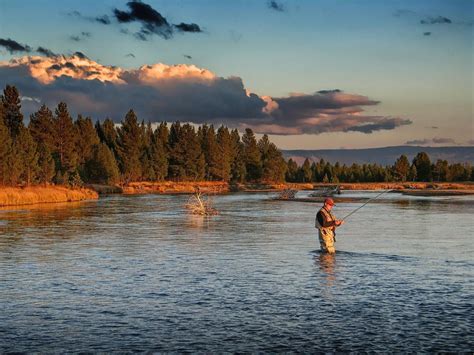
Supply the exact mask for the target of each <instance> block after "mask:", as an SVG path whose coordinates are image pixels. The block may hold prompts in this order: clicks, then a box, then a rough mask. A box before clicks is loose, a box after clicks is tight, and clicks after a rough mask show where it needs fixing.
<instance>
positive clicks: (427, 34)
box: [423, 32, 431, 36]
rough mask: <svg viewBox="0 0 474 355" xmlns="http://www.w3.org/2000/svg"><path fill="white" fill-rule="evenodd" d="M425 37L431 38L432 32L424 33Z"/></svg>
mask: <svg viewBox="0 0 474 355" xmlns="http://www.w3.org/2000/svg"><path fill="white" fill-rule="evenodd" d="M423 36H431V32H423Z"/></svg>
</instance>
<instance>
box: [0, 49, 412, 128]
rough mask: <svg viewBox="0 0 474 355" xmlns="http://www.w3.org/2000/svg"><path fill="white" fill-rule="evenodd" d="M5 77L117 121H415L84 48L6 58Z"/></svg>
mask: <svg viewBox="0 0 474 355" xmlns="http://www.w3.org/2000/svg"><path fill="white" fill-rule="evenodd" d="M0 82H4V83H9V84H13V85H16V86H17V87H18V89H19V90H20V92H21V93H22V95H24V96H25V97H36V98H39V99H40V100H41V102H42V103H46V104H47V105H48V106H50V107H51V108H52V107H54V106H55V105H56V104H57V103H58V101H60V100H63V101H66V102H67V103H68V105H69V106H70V108H71V111H72V112H75V113H83V114H86V115H90V116H92V117H94V118H98V119H100V118H103V117H106V116H109V117H112V118H113V119H114V120H115V121H116V122H118V121H120V120H121V119H122V118H123V116H124V114H125V113H126V112H127V111H128V110H129V109H130V108H133V109H134V110H135V111H136V112H137V114H138V116H139V117H140V118H141V119H145V120H150V121H161V120H167V121H176V120H180V121H187V122H193V123H198V124H199V123H215V124H220V123H223V124H226V125H228V126H230V127H238V128H240V127H251V128H253V129H254V130H255V131H256V132H257V133H273V134H302V133H306V134H319V133H324V132H362V133H367V134H369V133H373V132H375V131H379V130H391V129H395V128H397V127H399V126H402V125H407V124H410V123H411V121H410V120H408V119H404V118H399V117H385V116H372V115H368V114H365V112H364V107H370V106H375V105H377V104H378V103H379V102H378V101H376V100H372V99H369V98H368V97H366V96H362V95H357V94H349V93H345V92H343V91H341V90H338V89H335V90H320V91H318V92H315V93H313V94H303V93H294V94H291V95H289V96H285V97H271V96H264V95H262V96H260V95H257V94H255V93H252V92H250V91H249V90H248V89H246V88H245V86H244V83H243V82H242V79H241V78H239V77H235V76H234V77H228V78H223V77H219V76H217V75H216V74H214V73H213V72H211V71H209V70H206V69H202V68H199V67H196V66H195V65H186V64H178V65H167V64H163V63H156V64H152V65H143V66H141V67H139V68H132V69H125V68H121V67H115V66H106V65H102V64H99V63H97V62H95V61H93V60H91V59H89V58H87V57H86V56H85V55H84V54H83V53H79V52H76V53H75V54H73V55H72V56H62V55H61V56H54V57H40V56H25V57H19V58H14V59H12V60H10V61H8V62H0ZM25 103H26V101H25ZM33 104H36V106H38V103H37V102H31V105H29V106H28V107H27V109H30V110H34V109H35V106H34V105H33ZM25 108H26V106H25V105H24V109H25ZM36 108H37V107H36ZM25 113H26V114H28V113H31V112H25Z"/></svg>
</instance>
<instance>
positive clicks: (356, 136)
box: [0, 0, 474, 149]
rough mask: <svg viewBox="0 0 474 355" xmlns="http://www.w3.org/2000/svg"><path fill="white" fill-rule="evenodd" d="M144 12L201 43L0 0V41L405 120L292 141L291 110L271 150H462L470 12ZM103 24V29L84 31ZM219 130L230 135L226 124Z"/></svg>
mask: <svg viewBox="0 0 474 355" xmlns="http://www.w3.org/2000/svg"><path fill="white" fill-rule="evenodd" d="M145 3H146V4H148V5H150V6H151V7H152V8H153V9H154V10H156V11H157V12H159V13H160V14H161V15H162V16H163V17H164V18H166V20H167V21H168V22H169V23H170V24H178V23H181V22H184V23H195V24H197V25H199V28H200V29H201V30H202V32H200V33H187V32H184V33H178V32H176V33H174V35H173V36H172V38H170V39H164V38H162V37H160V36H159V35H151V36H149V37H148V39H147V40H146V41H143V40H139V39H137V38H136V36H134V35H133V34H134V33H135V32H137V31H139V30H140V27H141V25H142V24H141V23H140V22H137V21H131V22H127V23H118V22H117V21H114V18H113V9H114V8H117V9H119V10H122V11H128V7H127V2H126V1H102V2H95V1H83V2H79V1H30V2H28V1H6V0H1V1H0V38H1V39H12V40H14V41H16V42H18V43H20V44H25V45H28V46H30V47H31V48H36V47H38V46H43V47H46V48H48V49H50V50H51V51H53V52H54V53H58V54H69V55H70V54H73V53H74V52H76V51H80V52H82V53H84V54H85V55H87V56H88V57H89V58H90V59H91V60H92V61H95V62H98V63H100V64H102V65H104V66H117V67H120V68H124V69H128V70H133V69H134V68H135V69H136V68H138V67H140V66H141V65H144V64H154V63H165V64H167V65H174V64H180V63H183V64H188V65H190V64H194V65H196V66H197V67H199V68H204V69H207V70H209V71H211V72H212V73H214V74H215V75H216V76H217V77H222V78H228V77H231V76H235V77H239V78H241V80H242V83H243V85H244V86H245V88H246V89H247V90H249V91H251V92H252V93H255V94H257V95H260V96H270V97H273V98H275V100H276V98H282V100H281V101H277V100H276V102H279V103H280V105H281V107H283V105H284V104H285V103H288V102H289V100H287V98H288V97H289V95H290V94H291V93H299V94H304V95H313V94H314V93H315V92H318V91H320V90H333V89H339V90H341V91H343V92H344V93H347V94H353V95H358V96H364V97H367V98H368V99H370V100H373V101H377V102H379V103H378V104H370V105H367V106H366V105H365V104H364V103H359V104H361V105H362V106H363V107H364V111H363V115H372V116H380V117H385V118H388V117H396V118H399V119H400V122H407V121H406V120H409V121H410V123H409V124H406V123H403V124H398V123H397V124H395V127H393V128H390V129H380V130H378V129H377V130H374V131H372V132H370V133H365V132H364V131H362V130H357V129H356V130H352V129H349V130H347V126H343V127H344V129H332V128H331V129H328V130H326V131H321V130H318V129H309V130H308V131H306V130H307V127H308V126H307V125H300V126H299V127H300V128H301V129H299V130H298V131H297V133H296V134H281V132H282V129H283V128H281V127H287V126H288V127H290V126H291V128H294V125H293V124H292V125H290V124H288V125H286V123H284V122H283V120H285V119H287V120H290V121H291V120H292V119H293V118H292V117H289V116H288V115H289V114H290V112H295V111H294V107H292V110H291V111H288V112H287V113H285V114H280V116H278V119H275V124H276V122H277V120H278V125H279V127H280V128H279V130H278V133H279V134H278V135H271V139H272V140H273V141H275V142H276V143H277V144H278V145H279V146H280V147H282V148H295V149H296V148H315V149H316V148H339V147H346V148H356V147H360V148H362V147H378V146H387V145H399V144H405V143H406V142H411V143H413V144H416V143H423V144H426V145H455V144H463V145H466V144H473V141H472V140H473V138H474V122H473V107H472V101H473V74H472V73H473V42H472V38H473V37H472V36H473V26H472V23H473V3H474V2H473V1H469V0H465V1H460V0H449V1H448V0H445V1H435V0H429V1H416V0H415V1H413V0H412V1H376V0H373V1H342V0H340V1H335V0H330V1H329V0H328V1H276V2H275V4H276V5H277V6H280V7H281V8H282V10H283V11H277V10H275V9H272V8H271V6H269V4H270V2H269V1H265V0H263V1H257V0H254V1H176V0H173V1H151V0H149V1H145ZM74 11H76V12H78V13H80V16H78V15H77V13H76V15H71V14H72V13H73V12H74ZM106 14H107V15H108V16H109V17H110V18H111V24H108V25H103V24H100V23H98V22H96V21H93V20H90V19H94V18H95V17H97V16H102V15H106ZM443 19H445V20H443ZM448 20H449V22H448ZM422 21H423V22H427V24H422V23H421V22H422ZM121 29H122V30H126V31H128V33H127V34H124V33H122V32H120V30H121ZM82 32H85V33H88V34H89V35H81V34H82ZM71 36H77V37H78V38H77V39H79V41H74V40H71ZM130 53H132V54H133V56H130V55H129V56H127V54H130ZM24 55H36V54H32V53H21V52H10V51H9V50H8V48H0V60H2V61H7V60H10V59H12V58H17V57H20V56H24ZM185 55H186V56H190V57H191V58H188V57H185ZM0 79H1V76H0ZM30 80H35V79H34V78H30ZM3 84H6V83H3ZM25 87H28V85H26V86H25ZM20 90H21V87H20ZM25 90H27V89H25ZM161 90H163V89H162V87H161ZM67 97H68V98H70V95H69V94H68V95H67ZM39 99H40V100H43V99H42V98H41V97H39ZM339 99H340V98H339ZM344 100H345V99H344ZM131 103H132V102H131ZM291 104H292V105H293V104H294V105H296V104H299V103H296V102H291ZM75 109H76V110H77V111H79V110H81V108H80V107H75ZM84 110H85V111H87V110H86V108H84ZM318 112H319V111H318ZM338 114H339V113H338ZM206 117H207V116H206ZM275 117H276V116H275ZM94 118H100V119H102V118H103V117H94ZM144 118H145V117H144ZM305 118H307V117H306V116H305ZM145 119H147V118H145ZM236 119H237V118H236ZM264 119H265V120H266V121H268V120H269V118H268V117H264ZM339 119H341V117H339ZM403 120H405V121H403ZM204 121H205V119H204V118H202V120H197V121H195V122H196V123H201V122H204ZM218 121H219V120H218V118H215V117H214V118H212V120H211V121H210V123H215V124H217V123H218ZM222 122H223V123H225V124H228V125H232V123H231V121H229V120H228V119H227V117H222ZM232 122H233V123H234V124H237V122H236V121H232ZM248 122H250V121H249V120H245V119H242V120H241V122H240V123H241V124H242V125H245V124H246V123H248ZM252 122H255V121H252ZM298 122H300V123H301V120H300V121H298ZM397 122H398V121H397ZM377 123H378V122H377ZM371 124H373V121H371ZM386 126H387V127H388V125H386ZM255 127H261V128H260V131H261V133H272V132H275V131H271V130H270V131H268V132H267V131H265V129H264V128H262V127H263V126H259V125H256V126H255ZM256 131H259V129H258V128H257V129H256ZM289 132H292V130H289ZM295 132H296V131H295ZM315 132H316V133H315ZM305 133H309V134H305Z"/></svg>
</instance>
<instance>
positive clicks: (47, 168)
mask: <svg viewBox="0 0 474 355" xmlns="http://www.w3.org/2000/svg"><path fill="white" fill-rule="evenodd" d="M54 165H55V164H54V159H53V157H52V155H51V151H50V150H49V148H48V146H47V145H45V144H41V143H40V144H39V145H38V182H39V183H41V184H48V183H50V182H51V181H52V179H53V177H54V174H55V169H54Z"/></svg>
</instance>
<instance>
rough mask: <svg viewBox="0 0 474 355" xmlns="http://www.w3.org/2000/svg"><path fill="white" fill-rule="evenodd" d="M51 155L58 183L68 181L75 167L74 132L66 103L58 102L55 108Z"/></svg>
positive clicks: (76, 158)
mask: <svg viewBox="0 0 474 355" xmlns="http://www.w3.org/2000/svg"><path fill="white" fill-rule="evenodd" d="M53 122H54V136H53V146H54V150H53V157H54V158H55V161H56V171H60V174H58V179H57V182H58V183H68V181H69V175H70V174H72V173H73V172H75V171H76V169H77V160H78V157H77V153H76V149H75V146H76V141H77V140H76V132H75V129H74V124H73V122H72V118H71V115H70V114H69V111H68V108H67V105H66V103H64V102H60V103H59V104H58V107H57V108H56V110H55V117H54V120H53Z"/></svg>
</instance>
